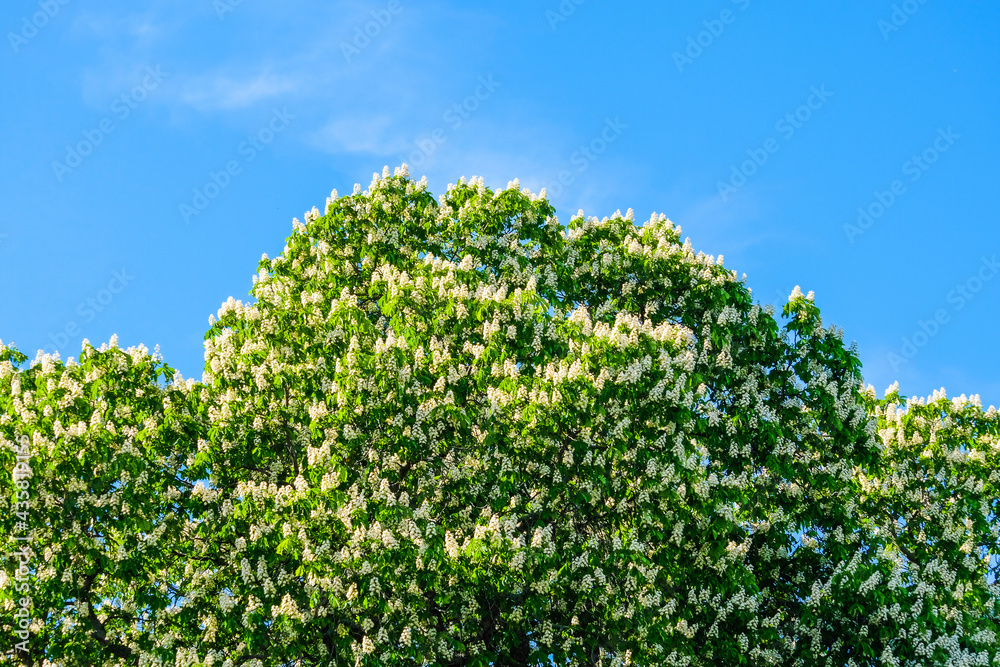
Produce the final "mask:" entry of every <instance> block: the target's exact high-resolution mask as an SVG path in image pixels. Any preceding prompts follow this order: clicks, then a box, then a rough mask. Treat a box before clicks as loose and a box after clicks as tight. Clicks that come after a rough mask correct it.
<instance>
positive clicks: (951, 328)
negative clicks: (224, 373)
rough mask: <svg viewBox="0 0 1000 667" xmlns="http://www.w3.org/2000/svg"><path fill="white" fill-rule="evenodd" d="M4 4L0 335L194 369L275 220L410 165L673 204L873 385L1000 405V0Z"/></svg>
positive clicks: (644, 214)
mask: <svg viewBox="0 0 1000 667" xmlns="http://www.w3.org/2000/svg"><path fill="white" fill-rule="evenodd" d="M681 5H682V6H681ZM0 29H2V34H3V43H2V44H0V77H2V81H3V90H4V95H2V96H0V147H2V151H3V152H2V154H3V160H0V339H3V340H4V342H6V343H9V342H11V341H14V342H16V344H17V345H18V347H19V348H20V349H22V351H24V352H26V353H28V354H29V356H30V357H32V358H33V357H34V355H35V351H36V350H37V349H39V348H46V349H47V350H48V351H51V350H53V349H58V350H59V351H60V352H61V354H62V356H63V358H64V359H65V358H66V357H68V356H77V355H78V354H79V350H80V342H81V340H82V339H83V338H84V337H86V338H89V339H90V341H91V342H92V343H93V344H95V345H100V343H101V342H104V341H107V340H108V339H109V338H110V336H111V334H112V333H117V334H118V335H119V337H120V341H121V344H122V345H123V346H128V345H135V344H138V343H144V344H146V345H147V346H148V347H149V348H150V349H151V350H152V349H153V348H154V346H155V345H157V344H159V345H160V348H161V351H162V353H163V355H164V357H165V358H166V360H167V362H168V363H170V364H171V365H172V366H174V367H175V368H177V369H179V370H180V371H181V372H182V373H183V374H184V376H185V377H195V378H198V379H200V377H201V372H202V366H203V334H204V331H205V330H206V328H207V326H208V319H207V318H208V315H209V314H210V313H214V312H215V311H216V310H217V309H218V307H219V305H220V304H221V303H222V302H223V301H225V300H226V299H227V298H228V297H229V296H234V297H236V298H240V299H246V298H247V292H248V291H249V289H250V287H251V285H252V282H251V279H250V276H251V275H252V274H253V273H254V272H255V270H256V265H257V261H258V260H259V258H260V256H261V253H264V252H266V253H268V254H269V255H271V256H274V255H276V254H277V253H278V252H280V251H281V249H282V247H283V245H284V239H285V237H286V236H287V235H288V233H289V232H290V231H291V220H292V218H293V217H299V218H300V219H301V218H302V217H303V212H304V211H306V210H308V209H310V208H312V207H313V206H314V205H315V206H317V207H319V208H320V209H321V210H322V208H323V206H324V202H325V199H326V197H327V195H328V194H329V193H330V190H331V189H333V188H337V189H338V190H339V191H340V192H341V193H349V192H350V191H351V189H352V188H353V186H354V184H355V183H356V182H360V183H361V184H362V186H363V187H367V185H368V183H369V181H370V179H371V175H372V172H374V171H381V169H382V167H383V165H390V166H395V165H398V164H400V163H402V162H404V161H406V162H408V163H409V164H410V165H411V173H412V174H414V175H415V176H416V177H419V176H420V175H423V174H426V175H427V177H428V179H429V181H430V184H431V189H432V191H433V192H435V193H436V194H437V193H440V192H442V191H443V190H444V188H445V187H446V186H447V184H448V183H449V182H454V181H456V180H457V179H458V177H459V176H463V175H464V176H466V177H471V176H473V175H481V176H483V177H485V179H486V182H487V184H488V185H490V186H493V187H503V186H505V185H506V184H507V182H508V181H509V180H511V179H513V178H515V177H517V178H519V179H520V181H521V183H522V184H524V185H526V186H528V187H531V188H532V189H533V190H536V191H537V190H538V189H540V188H541V187H543V186H547V188H548V192H549V194H550V197H551V199H552V200H553V202H554V204H555V205H556V207H557V209H558V211H559V215H560V219H561V220H562V221H563V222H564V223H565V222H568V220H569V218H570V216H571V215H572V214H574V213H575V212H576V211H577V210H578V209H580V208H582V209H584V211H585V212H586V213H587V214H588V215H597V216H599V217H604V216H606V215H610V214H612V213H613V212H614V211H615V209H619V208H620V209H621V210H622V211H624V210H625V209H627V208H629V207H631V208H633V209H634V210H635V212H636V217H637V218H638V219H648V217H649V215H650V214H651V213H652V212H654V211H655V212H657V213H660V212H662V213H665V214H666V215H667V216H668V217H669V218H670V219H672V220H673V221H674V222H675V223H677V224H679V225H681V226H682V227H683V231H684V235H685V236H690V237H691V239H692V242H693V244H694V246H695V248H696V249H697V250H704V251H705V252H707V253H711V254H714V255H718V254H723V255H724V256H725V264H726V266H728V267H729V268H733V269H736V270H737V271H738V272H739V273H740V274H742V273H744V272H745V273H746V274H747V276H748V285H749V286H750V287H751V288H752V289H753V290H754V294H755V295H757V297H758V298H759V299H760V300H761V301H762V302H764V303H778V302H779V301H780V302H783V301H784V299H785V298H786V297H787V295H788V294H789V293H790V292H791V290H792V288H793V287H794V286H795V285H796V284H798V285H801V286H802V289H803V291H806V292H808V291H809V290H813V291H815V293H816V300H817V303H818V305H819V306H820V308H821V309H822V311H823V315H824V320H825V321H826V322H827V323H828V324H836V325H837V326H839V327H842V328H843V329H844V331H845V338H846V340H847V341H851V340H857V341H858V345H859V349H860V355H861V359H862V361H863V363H864V373H865V377H866V380H867V381H868V382H870V383H872V384H873V385H875V388H876V389H877V390H878V392H879V394H880V395H881V393H882V391H883V390H884V389H885V388H886V387H887V386H888V385H889V384H891V383H892V382H893V381H894V380H897V379H898V380H899V381H900V385H901V391H902V392H903V393H904V394H906V395H928V394H930V393H931V392H932V391H933V390H934V389H936V388H938V387H941V386H944V387H945V388H946V389H947V391H948V393H949V395H950V396H957V395H958V394H961V393H966V394H973V393H979V394H980V395H981V396H982V399H983V402H984V404H986V405H989V404H991V403H992V404H998V405H1000V355H998V354H997V353H996V349H997V346H998V343H1000V326H998V325H1000V317H998V315H997V313H998V312H1000V266H998V265H996V264H995V262H996V261H997V258H998V256H1000V231H998V229H997V212H996V203H997V193H998V192H1000V188H998V186H997V175H998V169H997V163H996V160H997V157H996V156H997V155H998V154H1000V123H998V122H997V121H998V119H1000V103H998V102H1000V98H998V95H1000V71H998V70H1000V5H997V4H995V3H974V2H970V1H968V0H955V1H953V2H947V3H946V2H942V1H941V0H934V1H931V0H924V1H923V2H921V0H907V2H897V3H896V4H895V5H894V4H893V2H891V1H889V0H882V1H872V0H866V1H865V2H861V1H860V0H849V1H847V2H842V3H832V4H831V3H821V4H816V3H808V4H807V3H799V4H789V3H783V4H782V5H781V6H778V5H776V4H774V3H765V2H760V1H759V0H739V1H737V2H734V1H732V0H713V1H711V2H689V3H662V5H661V4H660V3H609V2H597V1H596V0H575V1H574V0H565V1H563V2H562V3H561V4H560V2H559V1H558V0H551V1H550V2H518V1H511V0H506V1H505V2H484V3H476V4H475V6H470V4H469V3H459V2H420V3H417V2H415V1H414V0H392V1H391V2H390V1H383V0H377V1H372V2H305V1H301V2H286V3H280V4H279V3H264V2H259V1H254V0H242V1H241V0H215V1H214V2H213V0H186V1H183V2H176V1H171V2H166V1H154V2H138V3H136V2H122V1H109V2H104V3H100V4H99V6H95V5H94V4H93V3H85V2H82V0H48V2H45V1H41V0H36V1H35V2H27V1H20V0H19V1H18V2H8V3H4V5H3V8H2V9H0ZM366 33H367V34H366ZM456 105H457V106H456ZM227 170H228V173H227ZM213 174H214V182H213V176H212V175H213ZM560 176H561V177H562V181H563V183H560ZM196 191H197V194H196ZM202 198H203V199H202ZM184 206H187V207H190V209H184V208H183V207H184ZM859 208H860V210H861V211H862V212H863V213H865V214H866V216H864V217H861V219H860V221H859V216H860V215H861V214H859ZM116 272H117V273H116ZM904 339H906V341H908V343H906V344H904ZM891 355H896V357H893V356H891Z"/></svg>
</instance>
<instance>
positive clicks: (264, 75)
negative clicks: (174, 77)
mask: <svg viewBox="0 0 1000 667" xmlns="http://www.w3.org/2000/svg"><path fill="white" fill-rule="evenodd" d="M178 85H179V89H180V92H179V93H178V98H179V99H180V101H182V102H183V103H185V104H188V105H190V106H192V107H194V108H195V109H197V110H198V111H232V110H237V109H245V108H247V107H250V106H253V105H254V104H256V103H257V102H260V101H261V100H267V99H269V98H273V97H277V96H279V95H285V94H290V93H296V92H297V91H299V90H300V89H301V87H302V86H301V84H300V82H299V80H298V78H297V76H295V75H288V74H275V73H272V72H269V71H266V70H265V71H262V72H260V73H259V74H256V75H250V76H247V77H239V76H231V75H228V74H206V75H203V76H200V77H195V78H190V79H188V80H187V81H183V80H182V81H180V82H179V84H178Z"/></svg>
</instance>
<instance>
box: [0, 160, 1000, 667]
mask: <svg viewBox="0 0 1000 667" xmlns="http://www.w3.org/2000/svg"><path fill="white" fill-rule="evenodd" d="M293 227H294V229H293V233H292V235H291V236H290V237H289V239H288V241H287V245H286V247H285V249H284V251H283V252H282V253H281V255H280V256H279V257H276V258H275V259H273V260H272V259H269V258H268V257H267V256H264V257H263V258H262V260H261V262H260V265H259V268H258V272H259V273H258V275H257V276H255V284H254V288H253V290H252V291H251V295H252V296H253V297H254V299H255V303H253V304H243V303H242V302H240V301H235V300H233V299H230V300H229V301H228V302H227V303H225V304H223V306H222V308H221V309H220V310H219V312H218V319H217V320H215V318H210V323H211V328H210V329H209V331H208V333H207V334H206V343H205V361H206V367H205V374H204V377H203V380H202V382H201V383H197V382H194V381H192V380H184V379H183V378H181V377H180V376H179V374H176V373H175V372H174V371H173V370H172V369H171V368H170V367H169V366H167V365H165V364H164V363H163V362H162V359H160V358H159V357H158V355H155V354H154V355H149V353H148V351H147V350H146V349H145V348H143V347H139V348H130V349H129V350H127V351H123V350H120V349H118V347H117V342H116V340H115V339H112V342H111V345H104V346H102V347H101V348H100V349H99V350H98V349H95V348H93V347H91V346H90V345H89V344H85V346H84V349H83V351H82V353H81V355H80V359H79V360H78V361H73V360H69V361H68V362H67V363H63V362H62V361H61V360H59V359H58V358H57V357H50V356H46V355H41V354H40V355H39V357H38V358H37V359H36V360H35V362H34V363H33V364H32V365H30V367H27V368H21V367H20V366H21V364H23V362H24V361H26V358H25V357H24V355H22V354H20V353H19V352H18V351H17V350H15V349H14V348H8V347H4V346H2V345H0V439H2V441H3V442H2V444H3V448H2V450H0V458H2V459H3V463H4V465H5V466H6V468H5V469H7V470H14V469H15V464H16V454H17V451H18V445H17V443H18V442H19V439H20V438H21V436H28V438H29V439H30V454H31V458H30V467H31V474H30V476H28V477H24V478H23V479H20V478H19V479H18V480H15V479H12V478H11V477H9V476H6V475H5V476H4V477H3V478H2V481H0V485H2V486H3V493H2V494H0V495H2V503H3V508H2V509H3V510H4V512H3V516H2V517H0V541H2V542H3V545H4V556H3V557H4V559H5V560H4V561H3V564H4V567H3V570H0V603H2V609H0V631H2V632H3V633H4V635H5V636H8V637H13V636H14V635H13V632H14V630H15V629H16V624H17V620H16V619H15V616H14V613H15V609H16V608H17V605H18V603H19V599H20V598H21V597H22V596H23V593H18V592H16V591H15V585H16V583H17V581H16V579H15V570H16V569H17V567H18V563H19V561H18V560H17V559H16V558H14V557H12V556H11V554H12V553H14V552H15V551H16V550H17V549H19V548H20V547H21V545H22V544H24V543H23V542H17V541H16V540H15V536H16V535H17V534H18V529H19V526H18V525H17V523H16V522H17V521H18V520H19V519H18V517H17V516H16V511H17V510H19V509H24V508H23V507H18V506H16V501H17V495H16V494H17V492H18V490H19V488H18V483H20V485H21V487H23V486H25V485H24V483H23V482H24V479H27V481H28V485H27V486H28V492H29V494H30V501H29V502H28V508H27V511H26V514H23V515H22V517H21V518H26V519H27V526H28V530H30V534H31V537H32V541H31V543H30V545H31V546H30V554H31V556H30V558H29V559H28V561H29V563H30V569H31V576H30V600H31V605H32V606H31V609H32V619H33V621H32V625H31V634H30V639H29V646H30V651H29V652H28V653H23V652H15V651H13V650H12V651H11V652H10V653H9V654H8V655H9V656H10V659H12V660H14V661H15V663H14V664H17V663H16V661H20V662H21V664H33V665H41V664H42V658H43V654H44V657H45V658H46V659H47V660H48V661H49V663H47V664H60V665H83V664H87V665H158V664H176V665H224V666H226V667H232V666H235V665H247V666H250V665H259V666H263V665H293V664H301V665H326V664H330V665H342V664H372V665H378V664H382V665H397V664H398V665H420V664H433V665H489V664H496V665H501V664H503V665H507V664H511V665H540V664H548V663H549V661H550V656H551V659H552V660H554V661H555V662H556V663H557V664H562V663H565V662H566V661H569V662H571V663H573V664H587V665H620V664H633V663H634V664H637V665H723V664H733V665H736V664H754V665H756V664H774V665H785V664H787V665H792V664H806V665H813V664H817V665H818V664H828V665H844V664H853V665H870V664H921V665H922V664H949V665H959V664H964V665H977V664H981V665H988V664H998V662H997V661H998V657H997V656H998V645H997V637H996V634H997V632H998V630H1000V628H998V620H997V619H998V618H1000V614H998V612H1000V593H998V590H997V588H996V585H995V584H992V583H990V582H991V581H993V580H995V577H996V574H997V572H996V567H997V565H996V557H997V555H998V552H1000V535H998V522H997V498H998V493H997V488H998V482H1000V473H998V472H997V471H998V470H1000V440H998V420H997V416H996V412H995V410H993V409H992V408H991V409H990V410H989V411H987V412H984V411H983V410H982V409H981V406H980V405H979V404H978V403H977V402H970V401H969V400H968V399H965V397H964V396H963V397H962V399H956V400H955V401H948V400H947V399H946V398H944V397H943V394H941V395H935V396H934V397H932V400H930V401H926V402H923V401H914V400H912V399H911V400H910V401H907V402H906V404H905V409H903V399H902V397H900V396H899V394H898V388H890V389H891V392H890V394H888V395H887V396H885V397H884V398H883V399H876V397H875V394H874V391H873V390H872V389H871V388H870V387H869V388H868V389H865V388H864V385H863V383H862V378H861V374H860V362H859V360H858V357H857V355H856V351H855V349H854V348H853V347H852V348H850V349H847V348H845V347H844V345H843V341H842V332H841V331H839V330H838V329H836V328H835V327H830V328H828V329H826V328H824V327H823V324H822V320H821V318H820V314H819V310H818V308H817V306H816V305H815V303H814V300H813V297H812V294H810V295H808V296H804V295H802V293H801V292H800V291H799V290H798V288H796V291H795V292H793V294H792V296H791V298H790V300H789V302H788V304H787V305H786V306H785V309H784V315H785V316H786V318H785V319H786V321H785V323H784V324H783V325H782V324H779V322H778V321H777V320H776V319H775V317H774V316H773V313H772V312H771V311H770V309H762V308H761V307H760V306H758V305H756V304H754V302H753V299H752V297H751V294H750V291H749V290H748V289H747V288H746V286H745V284H744V281H741V280H737V278H736V273H735V272H734V271H730V270H728V269H726V268H724V267H723V265H722V262H723V258H722V257H721V256H720V257H718V258H714V257H712V256H709V255H705V254H703V253H698V254H695V253H694V252H693V250H692V248H691V245H690V243H689V242H687V241H686V242H684V243H683V244H682V243H681V242H680V233H681V229H680V228H679V227H676V226H674V225H673V224H672V223H671V222H670V221H669V220H667V219H666V218H665V217H663V216H654V217H652V218H651V219H650V220H649V221H648V222H647V223H646V224H644V225H641V226H637V225H636V224H635V223H634V221H633V219H632V214H631V211H629V213H628V214H627V215H626V216H624V217H623V216H622V215H621V214H620V213H617V214H616V215H615V216H613V217H611V218H610V219H605V220H603V221H598V220H597V219H596V218H585V217H584V216H583V215H582V212H581V214H578V215H577V216H575V217H574V218H573V219H571V220H570V222H569V225H568V227H567V228H566V229H563V228H562V227H561V226H560V224H559V221H558V220H557V218H556V217H555V215H554V209H553V208H552V206H551V205H550V204H549V203H548V201H547V200H546V199H545V198H544V193H543V196H541V197H536V196H534V195H532V194H531V193H530V192H528V191H527V190H524V191H521V190H520V186H519V184H518V183H517V182H516V181H515V182H514V183H512V184H510V185H509V186H508V187H507V188H506V189H504V190H498V191H491V190H490V189H488V188H486V187H485V185H484V184H483V182H482V180H481V179H480V180H478V181H477V180H475V179H474V180H473V181H472V182H468V183H467V182H465V181H464V180H460V181H459V183H458V184H457V185H455V186H450V187H449V189H448V191H447V193H446V194H444V195H442V196H441V197H440V199H439V200H435V199H434V198H433V197H432V196H431V195H430V194H429V193H428V192H427V191H426V183H425V182H424V181H420V182H414V181H413V180H411V179H410V178H409V177H408V175H407V174H406V172H405V170H402V171H400V170H397V173H396V174H395V175H393V176H390V175H389V173H388V170H386V171H385V172H383V174H382V176H381V177H379V176H378V175H377V174H376V175H375V178H374V179H373V181H372V184H371V186H370V188H369V189H368V190H367V191H365V192H360V187H358V188H356V189H355V193H354V194H353V195H351V196H346V197H337V196H336V193H334V194H333V195H332V197H331V198H330V199H329V200H328V202H327V209H326V212H325V214H324V215H320V214H319V211H318V210H316V209H315V208H314V209H313V210H312V211H310V212H309V213H307V214H306V216H305V223H300V222H298V221H297V220H296V221H295V222H294V223H293ZM171 380H172V382H169V384H168V382H167V381H171ZM15 476H16V475H15ZM22 528H23V527H22ZM991 558H992V559H993V560H992V561H991V560H990V559H991ZM991 563H992V567H993V573H992V579H990V578H989V577H990V575H989V572H988V570H989V568H990V566H991ZM12 643H13V642H12Z"/></svg>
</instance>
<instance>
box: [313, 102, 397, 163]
mask: <svg viewBox="0 0 1000 667" xmlns="http://www.w3.org/2000/svg"><path fill="white" fill-rule="evenodd" d="M400 126H401V123H400V122H399V119H398V118H394V117H393V116H391V115H389V114H387V113H363V112H362V113H356V114H355V115H353V116H351V117H341V118H336V119H334V120H331V121H329V122H328V123H327V124H326V125H325V126H323V127H322V128H321V129H319V130H318V131H316V132H314V133H313V134H312V136H311V137H310V138H309V143H310V144H311V145H312V146H313V147H314V148H317V149H319V150H322V151H325V152H328V153H334V154H338V153H364V154H368V155H379V156H385V155H395V154H396V153H400V152H402V151H405V150H406V149H407V148H409V143H408V142H407V141H406V140H405V139H404V138H403V137H402V136H401V133H400V131H399V129H398V128H399V127H400Z"/></svg>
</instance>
